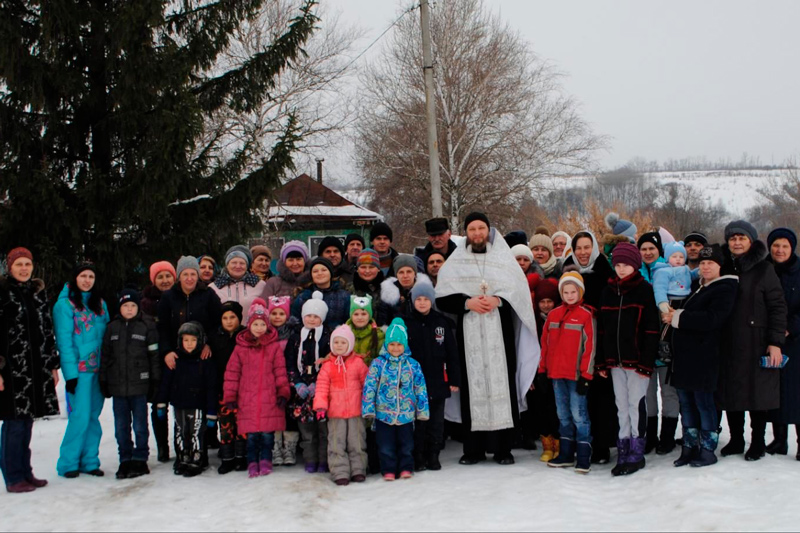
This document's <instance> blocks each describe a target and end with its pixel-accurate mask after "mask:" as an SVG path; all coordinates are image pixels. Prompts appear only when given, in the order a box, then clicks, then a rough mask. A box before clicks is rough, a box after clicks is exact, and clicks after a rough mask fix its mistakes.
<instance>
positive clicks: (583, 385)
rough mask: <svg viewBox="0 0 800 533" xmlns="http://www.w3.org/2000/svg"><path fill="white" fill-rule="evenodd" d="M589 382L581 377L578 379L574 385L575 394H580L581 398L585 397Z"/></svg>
mask: <svg viewBox="0 0 800 533" xmlns="http://www.w3.org/2000/svg"><path fill="white" fill-rule="evenodd" d="M589 383H591V381H589V380H588V379H586V378H585V377H583V376H581V377H579V378H578V383H577V384H576V385H575V392H577V393H578V394H580V395H581V396H586V393H587V392H589Z"/></svg>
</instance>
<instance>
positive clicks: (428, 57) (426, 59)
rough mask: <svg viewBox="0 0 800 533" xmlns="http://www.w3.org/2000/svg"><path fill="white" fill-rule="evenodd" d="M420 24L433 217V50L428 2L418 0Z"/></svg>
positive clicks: (437, 188) (438, 204)
mask: <svg viewBox="0 0 800 533" xmlns="http://www.w3.org/2000/svg"><path fill="white" fill-rule="evenodd" d="M419 8H420V9H419V16H420V21H421V23H422V63H423V64H422V71H423V73H424V74H425V118H426V119H427V122H428V159H429V164H430V170H431V205H432V207H433V216H434V217H440V216H442V180H441V178H440V177H439V140H438V137H437V135H436V98H435V95H434V89H433V49H432V46H431V12H430V7H429V6H428V0H420V5H419Z"/></svg>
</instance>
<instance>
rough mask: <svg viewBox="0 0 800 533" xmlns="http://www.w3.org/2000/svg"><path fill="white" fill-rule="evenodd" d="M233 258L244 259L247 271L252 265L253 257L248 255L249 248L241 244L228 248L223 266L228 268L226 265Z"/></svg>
mask: <svg viewBox="0 0 800 533" xmlns="http://www.w3.org/2000/svg"><path fill="white" fill-rule="evenodd" d="M234 257H238V258H240V259H244V261H245V263H247V270H250V266H251V265H252V264H253V255H252V254H251V253H250V249H249V248H247V247H246V246H245V245H243V244H237V245H236V246H231V247H230V248H228V251H227V252H225V266H228V263H230V261H231V259H233V258H234Z"/></svg>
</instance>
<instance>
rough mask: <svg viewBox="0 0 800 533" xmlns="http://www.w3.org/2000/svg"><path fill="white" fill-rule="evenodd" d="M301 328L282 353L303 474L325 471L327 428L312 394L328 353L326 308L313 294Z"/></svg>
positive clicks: (317, 295)
mask: <svg viewBox="0 0 800 533" xmlns="http://www.w3.org/2000/svg"><path fill="white" fill-rule="evenodd" d="M301 315H302V320H303V327H302V328H301V329H300V331H297V332H295V333H294V334H292V336H291V337H289V341H288V342H287V343H286V349H285V351H284V354H285V357H286V370H287V373H288V375H289V383H290V384H291V385H292V396H291V398H290V399H289V412H290V413H291V417H292V418H293V419H294V420H296V421H297V423H298V425H299V428H300V435H301V438H302V441H301V443H300V445H301V447H302V448H303V460H304V461H305V464H306V472H308V473H309V474H312V473H314V472H327V471H328V462H327V461H328V425H327V424H326V422H325V419H324V418H322V419H320V418H318V417H317V413H316V412H315V411H314V406H313V404H314V394H315V393H316V388H317V385H316V383H317V376H318V375H319V369H320V366H321V365H322V360H323V358H324V357H325V356H327V355H328V353H329V352H330V330H329V329H328V328H327V327H326V326H324V325H323V323H324V322H325V317H326V316H327V315H328V306H327V304H325V302H324V301H323V299H322V293H320V292H319V291H314V294H313V295H312V297H311V298H310V299H309V300H307V301H306V302H305V303H304V304H303V308H302V310H301Z"/></svg>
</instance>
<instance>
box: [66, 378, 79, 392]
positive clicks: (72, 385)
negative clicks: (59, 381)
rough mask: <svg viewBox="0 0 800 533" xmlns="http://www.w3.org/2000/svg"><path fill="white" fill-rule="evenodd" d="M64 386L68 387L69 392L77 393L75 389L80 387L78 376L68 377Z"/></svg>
mask: <svg viewBox="0 0 800 533" xmlns="http://www.w3.org/2000/svg"><path fill="white" fill-rule="evenodd" d="M64 388H66V389H67V392H68V393H70V394H75V389H76V388H78V378H72V379H68V380H67V383H66V385H64Z"/></svg>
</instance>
